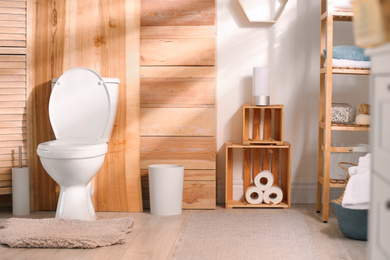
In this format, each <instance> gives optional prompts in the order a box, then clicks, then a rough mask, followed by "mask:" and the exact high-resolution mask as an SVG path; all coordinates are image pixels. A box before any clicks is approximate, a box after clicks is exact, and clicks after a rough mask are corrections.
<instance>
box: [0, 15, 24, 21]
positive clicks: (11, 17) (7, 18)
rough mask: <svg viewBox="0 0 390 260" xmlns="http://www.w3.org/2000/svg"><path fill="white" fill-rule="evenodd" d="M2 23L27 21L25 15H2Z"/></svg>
mask: <svg viewBox="0 0 390 260" xmlns="http://www.w3.org/2000/svg"><path fill="white" fill-rule="evenodd" d="M0 21H26V15H25V14H0Z"/></svg>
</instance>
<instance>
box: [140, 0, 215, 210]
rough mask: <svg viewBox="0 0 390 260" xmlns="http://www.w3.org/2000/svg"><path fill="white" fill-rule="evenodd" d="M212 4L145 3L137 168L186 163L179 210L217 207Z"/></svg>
mask: <svg viewBox="0 0 390 260" xmlns="http://www.w3.org/2000/svg"><path fill="white" fill-rule="evenodd" d="M214 20H215V3H214V1H213V0H211V1H210V0H188V1H180V0H143V1H142V7H141V25H142V26H141V48H140V58H141V62H140V63H141V73H140V74H141V169H142V172H144V174H143V178H142V188H143V199H144V206H145V207H149V205H148V201H149V196H148V192H149V191H148V182H147V174H145V172H147V168H148V165H150V164H159V163H167V164H182V165H184V169H185V171H184V190H183V208H188V209H199V208H215V203H216V195H215V194H216V184H215V183H216V180H215V160H216V140H215V135H216V133H215V129H216V113H215V68H214V65H215V39H214V37H215V26H214Z"/></svg>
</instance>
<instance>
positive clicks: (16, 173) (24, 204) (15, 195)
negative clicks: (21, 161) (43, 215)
mask: <svg viewBox="0 0 390 260" xmlns="http://www.w3.org/2000/svg"><path fill="white" fill-rule="evenodd" d="M12 214H14V215H17V216H23V215H29V214H30V188H29V173H28V168H27V167H25V168H12Z"/></svg>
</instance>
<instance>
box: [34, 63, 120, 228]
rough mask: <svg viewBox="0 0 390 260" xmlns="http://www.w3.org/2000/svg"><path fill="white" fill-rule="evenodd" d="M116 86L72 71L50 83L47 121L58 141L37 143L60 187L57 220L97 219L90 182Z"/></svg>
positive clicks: (110, 122)
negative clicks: (48, 119)
mask: <svg viewBox="0 0 390 260" xmlns="http://www.w3.org/2000/svg"><path fill="white" fill-rule="evenodd" d="M118 84H119V79H117V78H102V77H101V76H100V75H99V74H98V73H96V72H95V71H93V70H90V69H86V68H74V69H71V70H68V71H66V72H65V73H64V74H63V75H62V76H61V77H60V78H58V79H53V81H52V93H51V96H50V101H49V117H50V123H51V125H52V128H53V131H54V134H55V136H56V138H57V140H54V141H49V142H44V143H41V144H39V145H38V148H37V153H38V156H39V157H40V159H41V162H42V165H43V167H44V168H45V170H46V171H47V172H48V173H49V175H50V176H51V177H52V178H53V179H54V181H55V182H57V183H58V184H59V185H60V187H61V191H60V197H59V199H58V204H57V212H56V218H70V219H85V220H94V219H96V214H95V210H94V208H93V205H92V201H91V185H90V184H89V182H90V181H91V179H92V178H93V177H94V176H95V174H96V173H97V172H98V171H99V169H100V167H101V166H102V164H103V161H104V157H105V155H106V152H107V142H108V141H109V140H110V137H111V132H112V129H113V126H114V122H115V115H116V108H117V103H118ZM88 184H89V185H88Z"/></svg>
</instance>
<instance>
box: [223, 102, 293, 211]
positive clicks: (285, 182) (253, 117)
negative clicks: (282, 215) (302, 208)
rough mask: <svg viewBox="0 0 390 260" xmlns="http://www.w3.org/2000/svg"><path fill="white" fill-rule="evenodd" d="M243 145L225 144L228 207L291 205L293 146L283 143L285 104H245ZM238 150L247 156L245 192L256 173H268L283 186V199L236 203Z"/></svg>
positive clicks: (243, 164) (275, 181) (226, 205)
mask: <svg viewBox="0 0 390 260" xmlns="http://www.w3.org/2000/svg"><path fill="white" fill-rule="evenodd" d="M242 110H243V124H242V126H243V138H242V139H243V143H242V144H233V143H231V142H227V143H226V190H225V207H226V208H234V207H277V208H290V206H291V145H290V143H288V142H285V141H284V140H283V105H272V106H251V105H244V106H243V107H242ZM235 150H242V151H243V153H244V156H243V162H242V167H243V169H242V175H243V192H244V194H245V191H246V189H247V188H248V187H250V186H251V185H252V184H253V182H254V179H255V177H256V176H257V174H259V173H260V172H261V171H265V170H268V171H270V172H272V175H273V177H274V183H273V185H274V186H277V187H280V188H281V190H282V192H283V199H282V202H281V203H278V204H250V203H248V202H247V201H245V199H241V200H233V169H234V164H233V162H237V160H235V159H234V158H233V154H234V151H235Z"/></svg>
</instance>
